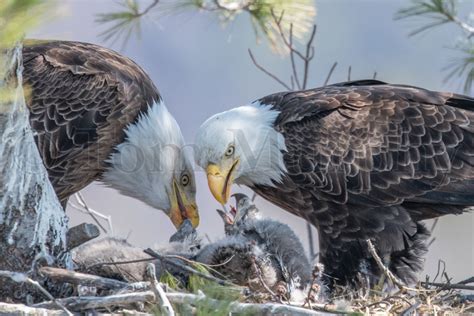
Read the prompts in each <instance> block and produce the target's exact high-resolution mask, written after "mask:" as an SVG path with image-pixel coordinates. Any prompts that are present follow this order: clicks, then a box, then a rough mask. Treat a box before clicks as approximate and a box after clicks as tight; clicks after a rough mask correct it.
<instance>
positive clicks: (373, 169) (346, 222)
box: [196, 80, 474, 284]
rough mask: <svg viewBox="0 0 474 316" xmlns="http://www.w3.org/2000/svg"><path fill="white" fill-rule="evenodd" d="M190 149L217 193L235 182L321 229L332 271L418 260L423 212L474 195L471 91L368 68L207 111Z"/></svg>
mask: <svg viewBox="0 0 474 316" xmlns="http://www.w3.org/2000/svg"><path fill="white" fill-rule="evenodd" d="M196 161H197V163H198V164H199V165H200V166H201V167H203V168H204V169H205V170H206V171H207V179H208V183H209V187H210V190H211V192H212V194H213V195H214V197H215V198H216V199H217V200H218V201H219V202H221V203H226V202H227V200H228V197H229V194H230V188H231V185H232V183H234V182H235V183H237V184H243V185H246V186H248V187H250V188H251V189H253V190H254V191H255V192H257V193H258V194H259V195H260V196H262V197H264V198H265V199H267V200H269V201H270V202H273V203H274V204H276V205H278V206H280V207H282V208H283V209H285V210H287V211H289V212H291V213H293V214H295V215H297V216H300V217H302V218H304V219H306V220H308V221H310V222H311V223H312V224H313V225H314V226H315V227H316V228H317V230H318V234H319V243H320V260H321V262H322V263H323V264H324V265H325V267H326V268H325V269H326V270H325V272H326V273H327V274H328V275H329V281H331V282H332V283H338V284H351V283H352V284H353V282H354V279H355V276H356V274H357V273H359V272H360V271H362V270H365V271H368V273H369V274H370V275H372V276H375V277H376V276H378V275H380V271H378V270H377V267H376V265H375V264H374V262H373V260H372V259H371V256H370V253H369V252H368V251H367V245H366V240H367V239H370V240H372V241H373V243H374V244H375V246H376V249H377V251H378V253H379V255H380V256H381V257H382V258H383V259H384V260H385V263H386V264H387V265H388V267H389V268H390V269H391V270H392V272H394V273H396V275H398V276H399V277H400V278H401V279H403V280H404V281H406V282H411V281H414V280H416V273H417V272H419V271H420V270H421V268H422V255H423V254H424V253H425V252H426V244H425V241H426V238H427V237H428V235H429V233H428V231H427V229H426V228H425V226H424V225H423V224H422V223H420V221H422V220H425V219H429V218H434V217H438V216H442V215H445V214H460V213H462V212H464V211H465V210H466V209H467V208H469V207H470V206H473V205H474V193H473V192H474V99H472V98H470V97H468V96H463V95H458V94H453V93H440V92H433V91H429V90H425V89H421V88H417V87H412V86H406V85H394V84H387V83H384V82H380V81H376V80H361V81H352V82H345V83H339V84H335V85H331V86H326V87H322V88H316V89H310V90H305V91H296V92H282V93H276V94H272V95H269V96H266V97H263V98H261V99H259V100H257V101H255V102H253V103H252V104H250V105H245V106H241V107H237V108H234V109H231V110H229V111H226V112H222V113H219V114H216V115H214V116H212V117H211V118H209V119H208V120H207V121H206V122H204V123H203V124H202V126H201V127H200V129H199V131H198V134H197V138H196Z"/></svg>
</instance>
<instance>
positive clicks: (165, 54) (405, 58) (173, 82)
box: [29, 0, 474, 278]
mask: <svg viewBox="0 0 474 316" xmlns="http://www.w3.org/2000/svg"><path fill="white" fill-rule="evenodd" d="M142 2H143V4H144V5H145V4H146V3H147V2H146V1H142ZM407 4H409V2H408V1H402V0H390V1H380V0H363V1H362V0H359V1H354V0H324V1H322V0H321V1H317V2H316V6H317V11H318V12H317V17H316V23H317V25H318V32H317V35H316V40H315V44H316V56H315V60H314V62H313V64H312V67H311V72H310V81H309V83H310V84H309V86H310V87H316V86H319V85H321V84H322V83H323V81H324V79H325V77H326V74H327V72H328V71H329V68H330V67H331V65H332V63H333V62H334V61H337V62H338V63H339V65H338V67H337V68H336V70H335V72H334V75H333V77H332V80H331V81H332V82H337V81H344V80H346V79H347V68H348V67H349V65H351V66H352V79H362V78H371V77H372V75H373V73H374V71H377V73H378V77H377V78H378V79H380V80H384V81H388V82H392V83H404V84H411V85H417V86H421V87H424V88H428V89H433V90H449V91H456V92H461V80H458V81H457V82H455V83H452V84H445V83H444V82H443V79H444V77H445V72H443V71H442V69H443V68H444V67H445V66H446V65H447V64H448V63H449V61H450V60H451V59H452V58H453V57H455V56H457V53H456V52H455V51H453V50H450V49H447V48H446V47H447V46H449V45H453V44H454V43H455V40H456V38H457V37H458V36H459V35H460V31H459V30H458V29H457V28H456V27H455V26H450V25H447V26H443V27H440V28H437V29H435V30H434V31H430V32H427V33H425V34H422V35H419V36H416V37H411V38H410V37H408V36H407V35H408V33H409V32H410V31H411V30H413V27H414V26H417V25H420V24H419V23H411V22H408V21H394V20H393V16H394V13H395V12H396V11H397V10H398V9H399V8H401V7H402V6H406V5H407ZM461 8H462V10H461V14H463V15H466V16H467V15H468V14H469V13H470V12H474V1H472V0H468V1H463V2H462V6H461ZM116 9H118V6H117V4H116V3H115V2H114V1H109V0H102V1H96V0H68V1H61V4H60V11H61V16H59V17H57V18H55V19H52V21H49V23H47V24H45V25H43V26H42V27H40V28H38V29H37V30H35V31H34V32H32V33H31V34H30V35H29V36H30V37H35V38H48V39H66V40H77V41H85V42H92V43H97V44H101V45H104V46H108V47H111V48H113V49H116V50H118V49H120V46H121V45H120V43H118V44H116V45H109V44H108V43H104V42H103V41H102V40H101V39H100V38H99V37H98V34H99V33H100V31H102V30H103V29H104V28H103V27H100V26H98V25H97V24H95V23H94V15H95V14H97V13H102V12H111V11H113V10H116ZM158 11H159V6H158ZM143 22H144V23H143V24H142V36H141V39H138V38H132V39H131V40H130V42H129V43H128V46H127V47H126V49H125V50H123V51H122V53H124V54H125V55H127V56H129V57H130V58H132V59H133V60H135V61H136V62H137V63H138V64H140V65H141V66H142V67H143V68H144V69H145V70H146V71H147V72H148V73H149V74H150V76H151V78H152V79H153V81H154V82H155V83H156V85H157V86H158V88H159V90H160V92H161V94H162V96H163V98H164V100H165V103H166V104H167V106H168V108H169V110H170V112H171V113H172V114H173V115H174V116H175V117H176V119H177V121H178V123H179V124H180V125H181V128H182V130H183V134H184V136H185V138H186V141H187V142H188V143H192V142H193V139H194V133H195V132H196V130H197V129H198V127H199V125H200V124H201V123H202V122H203V121H204V120H205V119H206V118H207V117H208V116H210V115H212V114H214V113H216V112H220V111H223V110H225V109H228V108H231V107H234V106H237V105H242V104H245V103H248V102H251V101H253V100H254V99H257V98H259V97H262V96H265V95H267V94H270V93H273V92H277V91H281V90H283V88H282V87H281V86H279V85H278V84H277V83H275V82H274V81H272V80H271V79H269V78H268V77H266V76H265V75H264V74H262V73H261V72H259V71H258V70H257V69H256V68H255V67H254V65H253V64H252V62H251V61H250V58H249V57H248V54H247V49H248V48H251V49H252V50H253V51H254V53H255V56H256V58H257V59H258V60H259V61H260V62H261V63H262V64H264V65H265V66H266V67H268V68H269V69H272V70H273V71H274V72H275V73H277V74H278V75H280V76H281V77H283V78H288V77H289V75H290V72H291V69H290V67H289V61H288V59H287V58H284V57H282V56H279V55H276V54H274V53H272V51H271V50H270V49H269V48H268V47H267V45H266V43H265V42H264V41H262V42H261V44H257V43H256V41H255V35H254V32H253V30H252V27H251V25H250V23H249V18H248V17H247V16H244V15H242V16H239V17H238V18H237V19H236V20H235V21H234V22H232V23H231V24H230V25H227V27H222V26H221V24H220V23H219V20H218V19H217V18H216V17H215V16H214V15H212V14H209V13H199V12H197V11H189V12H185V13H181V14H179V15H168V16H161V17H160V18H158V19H151V18H146V19H145V20H144V21H143ZM197 184H198V203H199V206H200V211H201V226H200V231H201V232H202V233H207V234H208V235H209V236H211V237H212V238H217V236H219V235H220V234H222V232H223V229H222V224H221V220H220V218H219V217H218V216H217V214H216V213H215V211H214V210H215V208H217V207H219V205H218V203H217V202H215V201H214V200H213V199H212V197H211V195H210V193H209V191H208V188H207V184H206V181H205V179H204V176H203V174H202V172H197ZM235 190H239V189H238V188H235ZM84 194H85V197H86V199H87V201H88V202H89V203H90V205H91V206H92V207H94V208H96V209H97V210H100V211H102V212H103V213H106V214H110V215H111V216H112V218H113V223H114V228H115V232H116V234H117V235H119V236H123V237H125V236H127V235H128V234H129V233H130V238H129V240H130V241H132V242H134V243H136V244H138V245H142V246H147V245H151V244H155V243H159V242H160V241H163V240H167V239H168V237H169V235H170V234H172V233H173V230H174V228H173V226H172V224H171V222H170V221H169V219H167V218H166V216H165V215H164V214H162V213H161V212H159V211H156V210H153V209H151V208H149V207H148V206H145V205H143V204H142V203H140V202H138V201H135V200H133V199H130V198H126V197H123V196H120V195H119V194H118V193H116V192H115V191H113V190H111V189H107V188H104V187H102V186H100V185H92V186H89V187H88V188H86V189H85V190H84ZM257 205H258V206H259V207H260V208H261V209H263V210H264V213H265V214H266V215H269V216H270V215H271V216H273V217H276V218H279V219H281V220H282V221H285V222H287V223H289V224H290V225H291V226H292V227H294V228H295V229H296V231H297V232H298V233H299V234H300V236H301V237H302V239H303V240H304V239H305V238H306V231H305V229H304V227H305V226H304V223H303V222H302V221H301V220H300V219H298V218H296V217H294V216H292V215H290V214H288V213H286V212H283V211H281V210H279V209H278V208H277V207H275V206H272V205H271V204H269V203H267V202H265V201H263V200H262V199H257ZM68 212H69V214H71V217H72V222H73V223H77V222H80V221H83V220H84V219H85V217H82V216H79V215H78V214H77V213H76V212H75V211H73V210H69V211H68ZM473 227H474V216H473V215H472V214H467V215H463V216H457V217H455V216H450V217H445V218H443V220H442V221H441V223H440V224H439V226H438V228H437V235H438V239H437V240H436V242H435V243H434V245H433V246H432V249H431V251H430V253H429V255H428V262H427V271H428V272H429V273H433V271H434V272H435V271H436V269H435V267H436V263H437V260H438V258H442V259H445V260H446V261H447V262H448V272H451V275H453V276H455V277H459V278H461V277H462V276H467V275H468V274H469V275H472V274H473V273H474V270H473V269H474V268H473V267H474V252H473V250H472V245H473V244H474V235H473V231H474V230H473V229H472V228H473ZM453 243H456V244H457V245H458V246H457V247H452V244H453Z"/></svg>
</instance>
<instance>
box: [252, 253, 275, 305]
mask: <svg viewBox="0 0 474 316" xmlns="http://www.w3.org/2000/svg"><path fill="white" fill-rule="evenodd" d="M252 267H253V269H254V270H255V273H256V274H257V278H258V280H259V281H260V284H261V285H262V286H263V288H264V289H265V291H267V292H268V294H270V295H271V296H272V297H273V299H274V300H276V301H277V302H279V303H282V301H281V299H280V298H279V297H278V296H277V295H276V294H275V292H273V291H272V290H271V289H270V288H269V287H268V285H267V283H266V282H265V280H264V279H263V277H262V272H261V271H260V268H259V267H258V265H257V263H256V262H255V258H254V257H252Z"/></svg>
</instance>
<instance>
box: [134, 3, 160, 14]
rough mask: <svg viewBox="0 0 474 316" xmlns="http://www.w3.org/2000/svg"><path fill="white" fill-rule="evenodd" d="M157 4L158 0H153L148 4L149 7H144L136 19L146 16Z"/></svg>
mask: <svg viewBox="0 0 474 316" xmlns="http://www.w3.org/2000/svg"><path fill="white" fill-rule="evenodd" d="M158 2H160V0H153V2H152V3H150V5H149V6H148V7H146V9H145V10H143V11H142V12H140V13H138V14H137V17H140V16H142V15H145V14H147V13H148V12H149V11H150V10H151V9H153V8H154V7H155V6H156V5H157V4H158Z"/></svg>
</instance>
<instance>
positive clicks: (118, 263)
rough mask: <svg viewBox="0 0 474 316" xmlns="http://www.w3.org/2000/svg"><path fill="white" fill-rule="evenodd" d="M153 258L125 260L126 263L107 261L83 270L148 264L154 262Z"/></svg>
mask: <svg viewBox="0 0 474 316" xmlns="http://www.w3.org/2000/svg"><path fill="white" fill-rule="evenodd" d="M154 260H156V259H155V258H143V259H135V260H126V261H107V262H99V263H95V264H93V265H91V266H88V267H86V268H85V270H86V271H90V270H92V269H94V268H98V267H102V266H111V265H122V264H131V263H140V262H148V261H154Z"/></svg>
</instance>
